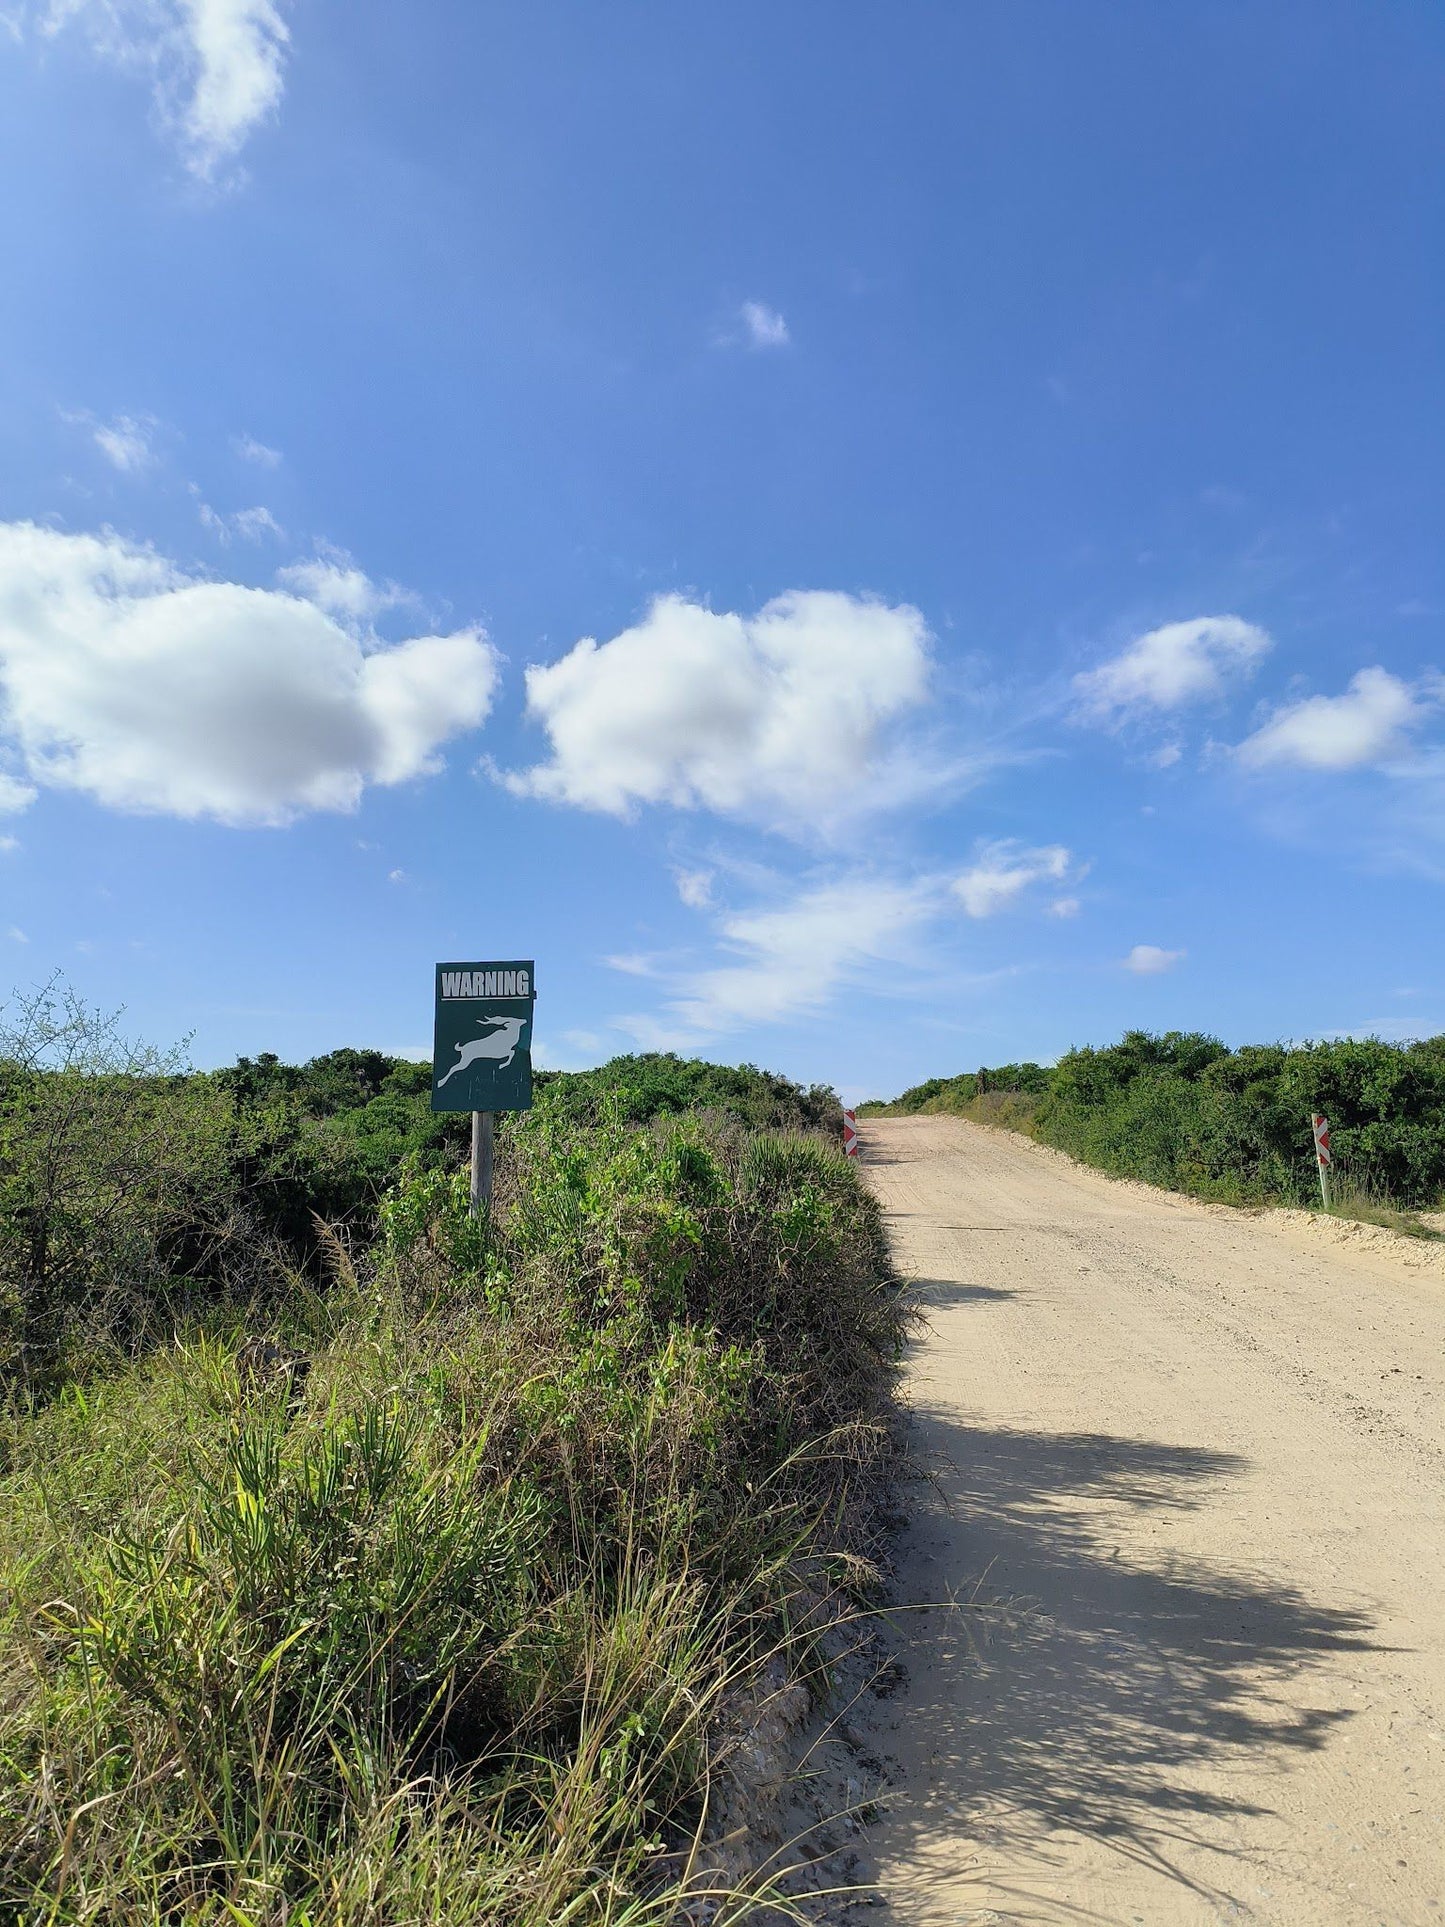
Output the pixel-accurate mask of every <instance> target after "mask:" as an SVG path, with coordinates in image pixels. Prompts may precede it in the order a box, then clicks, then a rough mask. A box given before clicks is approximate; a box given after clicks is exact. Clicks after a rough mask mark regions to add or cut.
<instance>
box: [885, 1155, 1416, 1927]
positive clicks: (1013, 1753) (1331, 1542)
mask: <svg viewBox="0 0 1445 1927" xmlns="http://www.w3.org/2000/svg"><path fill="white" fill-rule="evenodd" d="M863 1148H864V1157H865V1160H866V1168H867V1170H868V1173H869V1175H870V1178H871V1180H872V1182H873V1183H874V1184H875V1185H876V1186H877V1189H878V1191H879V1193H880V1195H881V1197H882V1199H883V1201H884V1203H885V1205H886V1207H887V1209H888V1213H889V1223H890V1225H891V1227H892V1231H893V1234H894V1238H895V1241H896V1248H897V1251H898V1254H899V1257H900V1259H901V1261H902V1263H903V1264H904V1266H905V1267H906V1268H907V1269H908V1270H909V1271H910V1272H911V1273H912V1274H913V1275H914V1276H915V1277H916V1278H917V1280H918V1281H919V1283H920V1286H921V1287H922V1295H923V1297H924V1299H925V1301H926V1304H927V1307H928V1311H929V1316H930V1320H931V1329H930V1330H929V1332H928V1333H927V1335H926V1336H924V1337H923V1338H922V1339H921V1340H920V1342H919V1343H918V1344H917V1345H916V1347H915V1348H914V1351H913V1355H912V1361H911V1366H910V1379H909V1391H910V1394H911V1398H912V1401H913V1404H914V1407H915V1410H916V1414H917V1434H916V1444H917V1446H918V1448H919V1449H920V1451H921V1452H922V1453H924V1454H925V1455H927V1456H928V1457H929V1458H930V1459H931V1460H932V1462H933V1464H934V1466H935V1467H936V1469H937V1473H938V1477H937V1487H936V1490H935V1491H934V1492H932V1493H931V1494H928V1495H926V1496H925V1497H924V1498H923V1499H922V1500H921V1501H920V1510H919V1513H918V1516H917V1518H916V1521H915V1523H914V1525H913V1526H912V1527H911V1528H910V1530H909V1532H908V1533H907V1535H906V1536H905V1542H904V1555H903V1564H902V1572H901V1590H902V1595H903V1597H904V1599H905V1600H910V1601H914V1602H919V1601H923V1602H927V1601H940V1600H945V1599H947V1598H950V1597H956V1598H958V1599H959V1600H961V1601H962V1602H964V1607H965V1609H964V1610H963V1611H962V1612H958V1611H950V1610H938V1609H934V1610H929V1611H926V1612H920V1613H917V1614H910V1615H905V1616H904V1624H903V1633H902V1637H903V1640H904V1642H905V1651H904V1654H903V1657H904V1659H905V1662H906V1664H907V1666H908V1669H909V1675H910V1677H909V1679H908V1682H907V1684H906V1685H905V1686H904V1687H903V1688H902V1689H901V1690H900V1692H899V1693H898V1694H897V1695H896V1697H895V1698H894V1699H893V1700H892V1701H891V1702H888V1705H889V1708H890V1714H889V1715H888V1716H885V1730H884V1731H883V1733H882V1736H881V1739H880V1746H881V1748H882V1749H883V1750H885V1751H889V1752H891V1753H893V1754H894V1755H895V1756H897V1758H898V1759H899V1760H900V1761H901V1763H902V1766H903V1768H904V1774H905V1777H904V1779H903V1782H902V1785H901V1787H900V1789H899V1790H898V1792H897V1793H896V1794H894V1795H892V1796H890V1797H889V1800H888V1803H887V1811H886V1813H885V1816H884V1818H883V1819H882V1820H881V1821H880V1823H879V1824H878V1825H877V1826H876V1827H875V1828H874V1829H873V1830H872V1837H871V1842H870V1845H871V1849H872V1851H873V1853H874V1855H875V1856H876V1859H877V1862H878V1877H879V1879H880V1881H881V1883H882V1885H883V1888H884V1890H885V1892H886V1894H887V1896H888V1898H887V1901H886V1903H885V1904H884V1905H883V1906H882V1907H879V1908H877V1909H875V1910H874V1913H873V1918H875V1919H879V1920H887V1921H889V1922H896V1923H898V1924H899V1927H905V1924H906V1927H922V1923H929V1927H933V1924H934V1923H942V1922H948V1923H958V1922H976V1923H983V1922H998V1921H1007V1922H1037V1921H1048V1922H1071V1923H1078V1922H1090V1921H1109V1922H1115V1921H1119V1922H1125V1923H1135V1922H1143V1923H1146V1927H1155V1924H1156V1923H1173V1922H1194V1921H1215V1920H1220V1919H1224V1920H1243V1921H1268V1922H1272V1923H1292V1924H1293V1923H1298V1924H1299V1927H1327V1924H1329V1923H1336V1922H1350V1923H1355V1922H1368V1923H1383V1922H1388V1923H1389V1924H1390V1927H1404V1924H1405V1923H1408V1927H1419V1924H1420V1923H1428V1922H1436V1921H1441V1922H1445V1449H1442V1413H1445V1401H1442V1396H1441V1394H1442V1390H1445V1263H1442V1262H1441V1258H1440V1250H1441V1248H1439V1247H1433V1246H1405V1247H1404V1248H1403V1249H1402V1241H1399V1240H1395V1239H1392V1238H1391V1237H1390V1236H1389V1234H1385V1233H1361V1234H1358V1235H1351V1234H1346V1233H1341V1232H1338V1231H1336V1230H1335V1229H1334V1228H1333V1227H1332V1226H1323V1227H1321V1226H1317V1225H1314V1224H1312V1223H1311V1222H1309V1221H1307V1220H1304V1218H1303V1214H1299V1215H1298V1216H1296V1215H1294V1214H1290V1215H1289V1216H1287V1217H1286V1219H1285V1221H1283V1222H1281V1221H1279V1220H1277V1219H1273V1218H1271V1217H1268V1216H1260V1217H1254V1216H1248V1215H1245V1214H1242V1213H1236V1212H1230V1211H1226V1210H1224V1209H1222V1208H1220V1207H1213V1206H1205V1205H1199V1204H1194V1203H1192V1202H1190V1201H1188V1200H1185V1199H1180V1198H1175V1197H1172V1196H1170V1195H1168V1194H1166V1193H1161V1192H1154V1191H1149V1190H1146V1189H1145V1188H1144V1187H1142V1186H1137V1185H1133V1184H1121V1183H1117V1182H1114V1181H1112V1180H1110V1179H1107V1178H1104V1177H1101V1176H1099V1175H1097V1174H1096V1173H1093V1172H1090V1171H1086V1170H1083V1169H1081V1168H1080V1167H1078V1166H1076V1165H1073V1164H1070V1163H1069V1162H1068V1161H1067V1160H1065V1159H1063V1158H1061V1157H1060V1156H1059V1155H1058V1154H1057V1153H1054V1152H1050V1151H1047V1150H1043V1149H1040V1148H1038V1147H1036V1146H1033V1145H1030V1144H1027V1143H1025V1142H1023V1141H1022V1140H1019V1139H1015V1138H1012V1137H1008V1136H1005V1135H1003V1134H1001V1133H995V1132H992V1131H986V1130H982V1129H980V1128H978V1127H976V1126H971V1125H968V1124H964V1123H962V1122H959V1121H956V1120H953V1119H944V1118H900V1119H888V1120H882V1119H880V1120H875V1121H872V1122H869V1123H867V1124H865V1126H864V1130H863ZM888 1718H891V1720H892V1722H893V1725H892V1729H891V1730H888V1726H887V1723H886V1722H887V1719H888Z"/></svg>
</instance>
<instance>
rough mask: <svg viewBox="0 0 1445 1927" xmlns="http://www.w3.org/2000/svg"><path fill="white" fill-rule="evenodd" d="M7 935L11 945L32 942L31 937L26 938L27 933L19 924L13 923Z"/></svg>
mask: <svg viewBox="0 0 1445 1927" xmlns="http://www.w3.org/2000/svg"><path fill="white" fill-rule="evenodd" d="M5 934H6V936H7V937H8V938H9V939H10V941H11V943H29V941H30V939H29V937H27V936H26V934H25V932H24V931H23V930H22V929H21V928H20V926H19V924H18V923H12V924H11V926H10V928H9V929H8V930H7V931H6V932H5Z"/></svg>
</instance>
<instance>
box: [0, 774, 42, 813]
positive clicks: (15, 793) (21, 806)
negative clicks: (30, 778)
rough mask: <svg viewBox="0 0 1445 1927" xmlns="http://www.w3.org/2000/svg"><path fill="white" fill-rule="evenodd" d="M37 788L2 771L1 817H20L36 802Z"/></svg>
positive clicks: (0, 792)
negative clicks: (21, 813) (23, 811)
mask: <svg viewBox="0 0 1445 1927" xmlns="http://www.w3.org/2000/svg"><path fill="white" fill-rule="evenodd" d="M35 795H36V792H35V787H34V785H33V784H31V783H22V782H21V780H20V778H19V777H18V776H10V775H7V774H6V772H5V771H4V770H0V816H18V815H19V814H20V812H21V810H28V809H29V808H30V805H31V804H32V803H33V802H34V801H35Z"/></svg>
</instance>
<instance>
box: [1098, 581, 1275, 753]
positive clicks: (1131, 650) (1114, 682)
mask: <svg viewBox="0 0 1445 1927" xmlns="http://www.w3.org/2000/svg"><path fill="white" fill-rule="evenodd" d="M1271 647H1272V644H1271V641H1270V638H1269V636H1268V635H1267V634H1266V633H1265V631H1264V630H1263V629H1259V628H1256V626H1255V625H1254V624H1253V623H1252V622H1245V621H1243V620H1242V619H1241V618H1240V617H1239V616H1196V617H1195V618H1194V619H1193V621H1191V622H1166V623H1165V624H1164V625H1163V627H1162V628H1159V629H1151V630H1150V631H1149V632H1148V634H1147V635H1143V636H1139V637H1137V638H1136V639H1135V640H1134V641H1133V642H1131V643H1130V644H1129V646H1128V648H1127V649H1125V650H1123V651H1121V652H1120V654H1119V655H1117V656H1114V657H1112V658H1111V659H1110V660H1109V661H1108V662H1104V663H1101V664H1100V665H1099V667H1098V668H1097V669H1090V670H1088V671H1086V672H1085V673H1084V674H1083V675H1079V676H1075V678H1074V689H1075V691H1076V692H1077V694H1078V698H1079V711H1080V714H1081V715H1082V716H1084V717H1085V718H1086V719H1088V720H1089V721H1093V722H1101V723H1117V722H1121V721H1124V720H1126V719H1128V718H1131V717H1137V716H1141V715H1144V714H1147V713H1148V712H1150V711H1151V710H1152V711H1168V710H1174V709H1181V708H1183V707H1184V706H1185V705H1186V704H1187V703H1195V702H1205V701H1210V700H1213V699H1215V698H1217V697H1219V696H1222V695H1223V694H1224V691H1225V688H1226V685H1227V682H1228V679H1229V678H1230V677H1231V676H1235V675H1248V674H1249V673H1250V671H1251V670H1252V669H1253V668H1254V666H1255V665H1256V663H1258V661H1259V659H1260V658H1261V657H1262V656H1263V655H1264V654H1265V653H1266V652H1267V651H1268V650H1269V649H1270V648H1271ZM1171 760H1172V759H1171Z"/></svg>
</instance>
